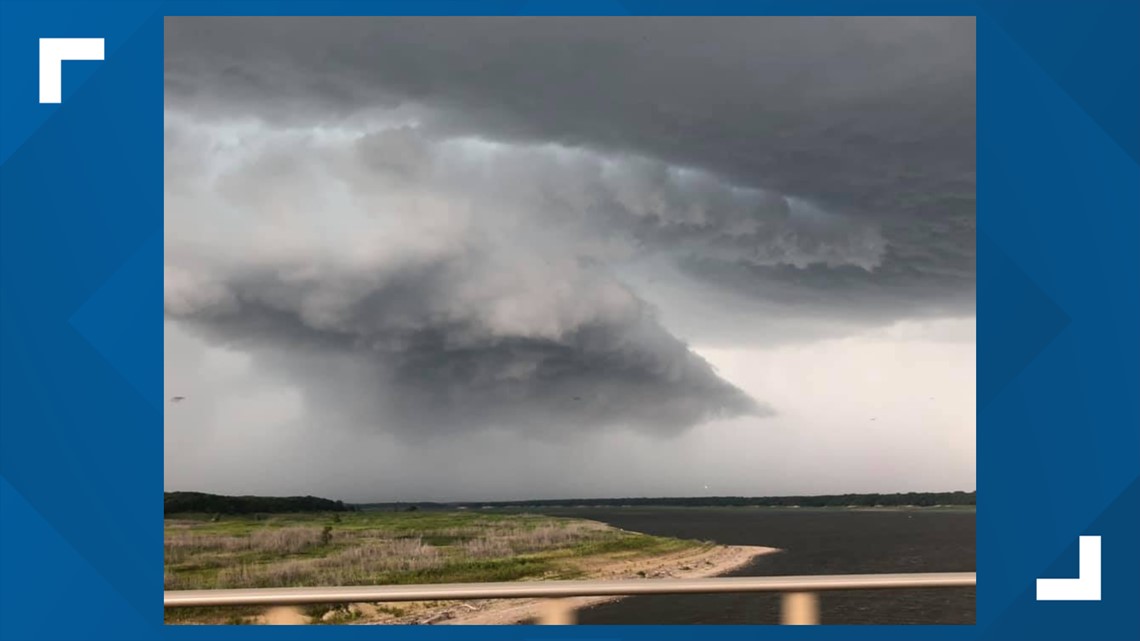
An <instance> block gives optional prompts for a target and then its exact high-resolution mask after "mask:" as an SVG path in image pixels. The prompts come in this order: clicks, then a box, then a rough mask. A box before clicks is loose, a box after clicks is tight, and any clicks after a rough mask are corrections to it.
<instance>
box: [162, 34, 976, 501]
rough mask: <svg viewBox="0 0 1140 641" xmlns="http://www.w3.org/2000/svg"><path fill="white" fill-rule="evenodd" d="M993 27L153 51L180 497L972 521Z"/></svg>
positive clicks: (376, 38) (323, 40)
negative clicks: (871, 513)
mask: <svg viewBox="0 0 1140 641" xmlns="http://www.w3.org/2000/svg"><path fill="white" fill-rule="evenodd" d="M974 79H975V53H974V22H973V19H972V18H921V19H919V18H745V19H742V18H731V19H713V18H699V19H642V18H622V19H597V18H581V19H578V18H575V19H566V18H554V19H550V18H527V19H524V18H509V19H452V18H446V19H438V18H435V19H408V18H351V19H312V18H306V19H282V18H250V19H244V18H242V19H235V18H225V19H214V18H168V19H167V22H166V146H165V147H166V148H165V160H166V163H165V171H166V188H165V225H166V227H165V229H166V232H165V233H166V259H165V263H166V264H165V314H166V371H165V384H166V391H167V395H168V396H171V397H173V396H176V395H177V396H185V397H186V400H184V401H182V402H179V403H173V404H170V405H169V406H168V407H167V412H166V424H165V439H166V450H165V470H166V478H165V484H166V488H167V489H168V490H175V489H194V490H203V491H213V492H221V493H263V494H299V493H300V494H318V495H325V496H330V497H332V498H340V499H344V500H350V501H364V500H431V499H435V500H447V499H476V500H477V499H492V498H500V499H516V498H540V497H543V498H544V497H581V496H644V495H704V494H747V495H772V494H788V493H832V492H837V493H838V492H864V491H884V492H886V491H907V490H949V489H973V488H974V483H975V481H974V469H975V468H974V458H975V437H974V430H975V419H974V410H975V398H974V384H975V353H974V346H975V330H974V316H975V302H974V299H975V219H976V217H975V159H974V157H975V131H974V130H975V115H974V114H975V105H974V103H975V87H974V84H975V83H974Z"/></svg>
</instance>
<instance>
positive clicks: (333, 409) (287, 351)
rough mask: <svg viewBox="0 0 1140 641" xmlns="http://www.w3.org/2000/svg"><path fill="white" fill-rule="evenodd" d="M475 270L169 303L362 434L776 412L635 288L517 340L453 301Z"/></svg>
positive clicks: (645, 425) (658, 422) (675, 425)
mask: <svg viewBox="0 0 1140 641" xmlns="http://www.w3.org/2000/svg"><path fill="white" fill-rule="evenodd" d="M469 268H470V266H469V265H462V264H451V263H439V264H431V265H425V266H422V267H420V268H418V269H402V270H401V271H399V272H397V273H393V274H387V275H385V276H384V277H382V278H380V279H378V282H374V283H369V284H356V285H355V286H354V289H355V291H354V292H353V293H352V294H351V295H350V296H347V297H343V298H340V299H339V300H336V301H335V302H334V301H332V300H330V299H328V298H327V297H325V296H324V295H323V293H322V292H323V291H327V290H329V289H338V288H342V284H338V283H336V282H333V281H331V280H328V279H321V280H312V279H305V280H304V281H303V282H296V281H294V282H286V280H285V279H283V278H282V276H281V275H280V274H279V273H268V272H262V273H250V274H245V275H242V276H231V280H230V281H229V283H227V284H226V285H225V286H223V288H222V289H216V290H215V293H216V294H217V295H214V296H211V297H202V296H198V297H196V298H194V299H188V298H186V297H178V296H168V304H167V311H168V313H169V314H171V315H172V316H174V317H176V318H178V319H180V320H182V321H184V322H187V323H188V324H189V326H190V327H193V328H195V330H196V331H197V332H198V333H200V335H202V336H204V337H206V338H207V339H209V340H210V341H211V342H212V343H214V344H220V345H227V346H234V347H238V348H240V349H242V350H243V351H248V352H250V353H254V354H260V355H261V357H262V359H263V362H264V363H265V365H266V369H267V370H268V371H277V372H279V373H281V374H284V375H286V376H290V375H292V376H296V377H298V379H299V380H302V381H304V382H305V384H304V391H305V393H306V394H307V395H308V396H309V397H310V398H311V399H312V400H313V401H314V402H316V403H317V404H318V406H319V407H322V408H325V412H326V414H331V415H336V416H338V417H339V418H340V419H341V420H342V421H343V422H345V423H347V424H349V425H353V426H356V427H358V428H361V429H366V430H373V431H376V430H385V431H390V432H396V433H401V434H403V435H406V436H412V435H414V436H417V437H427V436H438V435H445V434H453V433H457V432H468V431H472V430H481V429H485V428H502V429H511V430H523V431H525V432H527V433H529V434H532V435H546V436H557V435H559V434H560V433H565V434H568V435H569V434H580V433H581V432H582V431H583V430H592V429H600V428H605V427H615V426H616V427H624V428H632V429H638V430H650V431H652V432H655V433H659V434H662V433H664V434H667V433H675V432H677V431H679V430H681V429H683V428H686V427H689V426H691V425H694V424H697V423H701V422H704V421H706V420H709V419H713V418H718V417H734V416H741V415H760V416H762V415H765V414H766V413H768V412H769V410H767V408H765V407H763V406H761V405H760V404H758V403H757V402H756V401H754V400H752V399H750V398H749V397H748V396H746V395H745V394H744V393H742V392H740V391H739V390H737V389H736V388H734V387H733V386H731V385H729V384H728V383H725V382H724V381H722V380H720V379H719V378H718V377H717V376H716V374H715V373H714V372H713V370H712V368H711V367H710V366H709V365H708V364H707V363H706V362H705V361H704V360H703V359H701V358H700V357H698V356H696V355H695V354H693V353H692V352H690V351H689V350H688V349H687V347H686V346H685V345H684V344H683V343H682V342H680V341H679V340H677V339H676V338H674V337H672V336H670V335H669V334H668V333H667V332H666V331H665V330H664V329H662V328H661V327H660V326H659V325H658V324H657V323H656V322H655V320H654V318H653V316H652V314H651V312H650V310H649V309H648V308H647V307H646V306H645V305H644V303H642V302H641V301H639V300H637V299H636V298H634V297H632V296H628V297H625V298H624V299H623V300H621V301H618V304H617V305H616V306H614V307H613V309H612V311H611V312H610V313H608V314H604V315H602V314H599V315H596V316H594V317H593V318H591V319H589V320H584V321H582V322H581V323H579V324H578V325H576V326H573V327H570V328H568V329H566V330H565V331H559V332H555V333H549V334H543V333H536V332H530V333H526V334H524V333H521V332H516V333H513V334H512V333H510V332H509V331H508V330H506V329H504V328H502V327H495V326H494V325H493V320H492V319H490V318H488V317H487V316H486V315H484V314H482V313H481V311H480V310H476V309H466V310H465V309H463V308H462V307H461V306H458V305H455V304H454V303H453V302H452V301H453V300H454V299H455V298H456V297H457V296H458V293H457V292H456V288H455V286H454V283H455V282H457V281H458V280H460V279H462V278H463V275H462V272H463V271H464V270H466V269H469ZM171 289H172V287H171V286H168V290H171ZM173 289H175V290H178V288H177V287H173ZM181 291H183V292H185V291H187V290H186V288H182V289H181ZM197 291H199V292H200V291H202V290H201V289H199V290H197ZM314 301H316V302H314ZM283 348H284V349H283Z"/></svg>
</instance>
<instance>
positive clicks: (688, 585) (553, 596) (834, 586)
mask: <svg viewBox="0 0 1140 641" xmlns="http://www.w3.org/2000/svg"><path fill="white" fill-rule="evenodd" d="M976 584H977V575H976V574H975V573H974V572H943V573H933V574H845V575H844V574H833V575H816V576H741V577H714V578H705V579H626V580H616V581H519V582H502V583H443V584H435V585H368V586H344V587H326V588H261V589H243V590H172V591H167V592H165V593H164V594H163V605H164V606H165V607H167V608H184V607H203V606H238V605H245V606H282V605H311V604H318V603H381V602H397V601H447V600H467V599H515V598H524V599H525V598H540V599H548V601H547V602H546V607H544V608H543V611H542V614H541V615H540V616H539V623H542V624H547V625H550V624H563V625H565V624H573V623H574V622H575V620H576V610H577V606H576V605H575V604H574V603H572V602H570V601H567V599H569V598H571V597H591V596H634V595H644V594H723V593H731V592H737V593H739V592H780V593H783V595H784V596H783V607H782V610H781V623H784V624H789V625H815V624H818V623H819V596H818V594H817V593H818V592H825V591H834V590H893V589H913V588H957V587H973V586H975V585H976Z"/></svg>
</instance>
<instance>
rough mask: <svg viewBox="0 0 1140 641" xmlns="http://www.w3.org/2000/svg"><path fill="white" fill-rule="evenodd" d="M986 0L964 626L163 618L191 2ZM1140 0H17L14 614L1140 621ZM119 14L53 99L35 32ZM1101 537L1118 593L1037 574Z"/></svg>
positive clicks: (5, 570) (99, 624) (402, 634)
mask: <svg viewBox="0 0 1140 641" xmlns="http://www.w3.org/2000/svg"><path fill="white" fill-rule="evenodd" d="M275 13H288V14H292V15H309V14H421V15H423V14H448V13H459V14H646V13H658V14H699V13H717V14H737V13H747V14H756V13H759V14H798V15H807V14H819V15H826V14H845V15H852V14H867V15H871V14H875V15H883V14H926V15H929V14H941V15H948V14H953V15H977V16H978V21H977V32H978V39H977V42H978V90H979V91H978V143H979V144H978V170H979V181H978V196H979V204H980V207H979V212H978V220H979V228H978V269H979V272H978V274H979V283H978V285H979V286H978V306H979V310H980V312H979V318H978V330H979V337H978V357H979V358H978V401H979V403H978V477H979V478H978V485H979V487H980V488H981V503H980V504H979V507H978V559H977V563H978V575H979V587H978V617H977V621H978V623H977V625H976V626H966V627H955V628H950V627H906V628H892V627H873V626H869V627H858V628H852V627H839V626H831V627H821V628H810V629H808V628H781V627H759V628H749V627H736V626H727V627H717V628H702V629H694V628H673V627H643V628H634V627H622V628H612V627H594V628H539V629H534V628H526V627H518V628H509V629H507V628H475V629H462V630H461V629H443V628H433V627H427V628H383V629H380V628H374V627H358V628H333V627H312V628H299V629H286V628H256V627H251V628H213V627H164V626H163V625H162V613H161V602H160V600H159V592H160V591H161V589H162V588H161V585H162V583H161V570H160V568H161V555H162V548H161V543H160V541H161V530H160V527H161V525H160V523H161V513H160V510H161V503H160V501H159V492H160V490H161V488H160V486H161V478H162V462H161V461H162V458H161V456H160V455H159V453H160V451H161V449H162V432H161V430H160V425H161V418H162V411H163V404H162V398H161V396H162V385H161V383H162V349H163V348H162V335H161V333H162V324H161V320H162V319H161V314H162V312H161V309H162V305H161V298H162V282H161V265H162V222H161V220H162V218H161V211H162V206H163V200H162V158H163V156H162V153H163V152H162V149H163V143H162V135H163V127H162V100H163V93H162V69H163V67H162V37H163V36H162V29H163V15H186V14H215V15H218V14H246V15H248V14H275ZM1138 32H1140V4H1138V3H1135V2H1105V1H1101V2H1089V1H1086V2H1010V1H1006V2H990V1H985V2H982V1H978V2H952V1H948V0H947V1H937V0H934V1H929V2H900V1H884V2H872V1H864V0H850V1H847V2H840V1H832V2H822V1H818V2H810V1H809V2H791V1H782V2H772V1H769V2H748V3H746V2H729V1H723V0H722V1H714V2H695V1H688V2H660V3H643V2H631V1H626V2H620V3H619V2H588V3H570V2H565V1H563V2H557V1H552V2H544V3H519V2H498V3H496V2H460V1H456V0H452V1H449V2H431V3H422V4H412V3H408V2H335V3H316V2H276V1H265V2H235V3H221V2H171V3H165V4H163V3H153V2H34V3H33V2H27V3H17V2H2V3H0V53H2V57H0V163H2V168H0V211H2V215H0V265H2V273H0V279H2V306H0V321H2V341H3V343H2V344H3V358H2V365H0V369H2V390H3V396H2V413H0V419H2V423H0V477H2V478H0V517H2V523H3V526H2V528H0V639H5V640H6V639H13V640H15V639H60V640H62V639H88V638H90V639H199V638H207V637H215V638H233V639H238V638H241V639H269V638H274V639H280V638H296V639H302V638H305V639H308V638H315V637H323V638H342V639H349V638H354V639H355V638H361V639H363V638H377V637H378V636H382V637H384V638H392V639H413V638H415V639H430V638H443V637H447V636H454V635H460V636H464V637H467V638H471V639H511V638H515V639H522V638H528V639H529V638H552V639H553V638H564V639H647V638H661V639H682V638H684V639H689V638H712V639H718V638H719V639H730V638H732V639H744V638H749V639H752V638H803V639H817V638H818V639H837V638H851V639H860V638H866V639H872V638H874V639H903V638H907V639H995V640H996V639H1034V640H1040V639H1113V640H1126V639H1140V608H1137V605H1138V604H1140V546H1137V545H1136V542H1137V541H1140V527H1138V523H1140V483H1138V480H1137V478H1138V473H1140V428H1138V426H1140V400H1138V391H1140V251H1138V250H1140V247H1138V245H1140V224H1138V223H1140V180H1138V178H1140V168H1138V165H1137V162H1138V159H1140V99H1138V93H1140V44H1138V43H1140V33H1138ZM69 36H71V37H79V36H88V37H89V36H96V37H103V38H105V39H106V43H107V44H106V46H107V55H106V60H105V61H104V62H98V63H69V66H68V69H67V73H66V74H65V79H64V101H63V104H62V105H40V104H38V103H37V98H36V96H37V75H36V74H37V71H36V69H37V63H36V60H37V58H36V56H37V53H36V52H37V39H38V38H40V37H69ZM1081 534H1098V535H1101V536H1102V537H1103V541H1104V543H1103V545H1104V560H1105V564H1104V598H1103V600H1102V601H1100V602H1089V603H1038V602H1036V601H1035V600H1034V579H1035V578H1037V577H1050V576H1052V577H1059V576H1070V575H1073V574H1074V573H1075V571H1076V558H1077V557H1076V542H1077V537H1078V536H1079V535H1081Z"/></svg>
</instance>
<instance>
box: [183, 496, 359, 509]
mask: <svg viewBox="0 0 1140 641" xmlns="http://www.w3.org/2000/svg"><path fill="white" fill-rule="evenodd" d="M354 509H355V508H354V507H353V506H351V505H346V504H345V503H344V502H343V501H333V500H331V499H322V498H320V497H316V496H222V495H219V494H206V493H204V492H164V493H163V514H186V513H205V514H257V513H263V514H271V513H285V512H350V511H353V510H354Z"/></svg>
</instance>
